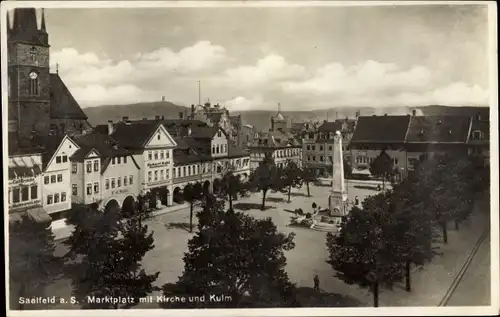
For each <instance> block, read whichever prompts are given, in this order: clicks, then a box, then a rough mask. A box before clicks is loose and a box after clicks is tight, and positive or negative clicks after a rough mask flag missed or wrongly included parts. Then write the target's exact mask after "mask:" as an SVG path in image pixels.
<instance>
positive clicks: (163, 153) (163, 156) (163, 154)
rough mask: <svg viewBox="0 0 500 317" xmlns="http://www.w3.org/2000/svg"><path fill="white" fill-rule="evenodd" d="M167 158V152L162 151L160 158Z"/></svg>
mask: <svg viewBox="0 0 500 317" xmlns="http://www.w3.org/2000/svg"><path fill="white" fill-rule="evenodd" d="M164 158H165V152H164V151H160V159H161V160H163V159H164Z"/></svg>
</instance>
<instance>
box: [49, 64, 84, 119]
mask: <svg viewBox="0 0 500 317" xmlns="http://www.w3.org/2000/svg"><path fill="white" fill-rule="evenodd" d="M50 116H51V118H69V119H77V120H87V115H85V113H84V112H83V110H82V108H80V105H78V102H76V100H75V98H73V95H71V92H70V91H69V89H68V87H66V85H65V84H64V82H63V81H62V79H61V77H59V74H50Z"/></svg>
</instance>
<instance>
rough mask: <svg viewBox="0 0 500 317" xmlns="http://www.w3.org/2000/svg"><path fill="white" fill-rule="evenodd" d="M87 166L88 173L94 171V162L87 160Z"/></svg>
mask: <svg viewBox="0 0 500 317" xmlns="http://www.w3.org/2000/svg"><path fill="white" fill-rule="evenodd" d="M86 166H87V173H92V162H90V161H87V163H86Z"/></svg>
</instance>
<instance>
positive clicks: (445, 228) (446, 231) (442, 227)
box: [441, 222, 448, 244]
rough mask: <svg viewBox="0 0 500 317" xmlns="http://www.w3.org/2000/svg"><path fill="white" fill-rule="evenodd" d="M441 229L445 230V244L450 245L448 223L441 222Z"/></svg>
mask: <svg viewBox="0 0 500 317" xmlns="http://www.w3.org/2000/svg"><path fill="white" fill-rule="evenodd" d="M441 229H442V230H443V242H444V244H447V243H448V230H447V229H448V228H447V227H446V222H441Z"/></svg>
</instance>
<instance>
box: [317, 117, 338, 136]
mask: <svg viewBox="0 0 500 317" xmlns="http://www.w3.org/2000/svg"><path fill="white" fill-rule="evenodd" d="M340 130H342V122H340V121H339V120H336V121H325V122H323V124H322V125H320V126H319V128H318V131H319V132H332V133H335V132H337V131H340Z"/></svg>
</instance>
